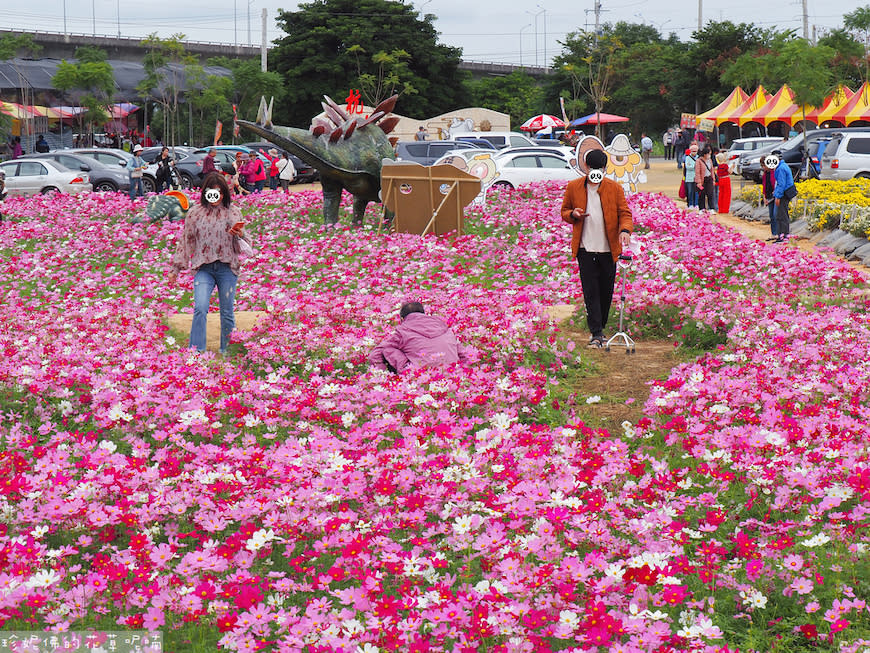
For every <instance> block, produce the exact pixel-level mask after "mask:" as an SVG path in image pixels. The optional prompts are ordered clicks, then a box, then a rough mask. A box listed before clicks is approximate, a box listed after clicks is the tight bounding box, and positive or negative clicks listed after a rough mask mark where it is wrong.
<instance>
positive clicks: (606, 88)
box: [554, 31, 623, 137]
mask: <svg viewBox="0 0 870 653" xmlns="http://www.w3.org/2000/svg"><path fill="white" fill-rule="evenodd" d="M564 46H565V48H566V49H567V53H563V55H560V56H558V57H556V58H555V59H554V66H558V70H560V71H561V72H562V73H563V74H565V75H566V76H567V78H568V80H569V82H570V85H571V86H570V89H571V90H570V95H569V98H570V100H569V101H568V102H566V107H565V108H566V112H567V111H568V110H569V109H571V111H572V114H571V115H570V117H571V118H575V117H577V116H576V115H573V111H574V110H575V109H576V108H577V107H578V105H579V106H582V105H580V104H579V103H578V100H579V99H580V97H581V96H585V97H586V98H587V99H588V100H589V103H590V105H591V108H592V111H593V112H594V113H596V114H599V113H601V112H602V111H603V109H604V106H605V104H607V102H608V101H609V100H610V91H611V88H612V86H613V81H614V78H615V72H616V65H615V64H616V53H617V52H618V51H619V49H620V48H622V47H623V45H622V42H621V41H620V40H619V39H618V38H617V37H615V36H613V35H611V34H608V33H604V34H602V35H601V36H598V35H596V34H594V33H592V32H585V31H580V32H572V33H571V34H569V35H568V38H567V40H566V41H565V43H564ZM600 130H601V125H600V124H596V128H595V131H596V133H597V134H598V135H599V137H600V133H599V132H600Z"/></svg>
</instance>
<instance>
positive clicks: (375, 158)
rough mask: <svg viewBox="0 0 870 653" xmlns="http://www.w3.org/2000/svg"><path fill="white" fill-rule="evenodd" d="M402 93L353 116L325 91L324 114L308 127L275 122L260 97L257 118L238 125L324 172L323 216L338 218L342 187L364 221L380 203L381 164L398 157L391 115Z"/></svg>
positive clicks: (330, 221) (328, 221)
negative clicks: (371, 204) (373, 204)
mask: <svg viewBox="0 0 870 653" xmlns="http://www.w3.org/2000/svg"><path fill="white" fill-rule="evenodd" d="M398 97H399V96H398V95H394V96H392V97H390V98H388V99H386V100H384V101H383V102H381V103H380V104H379V105H378V106H377V107H375V109H374V111H372V113H371V115H370V116H368V117H367V118H363V117H362V116H349V115H348V114H347V113H346V112H345V111H344V109H342V108H341V107H339V106H338V105H337V104H336V103H335V102H334V101H333V100H332V99H331V98H330V97H329V96H326V95H324V96H323V98H324V102H322V103H321V106H322V107H323V111H324V115H325V118H323V117H320V118H315V119H314V120H312V123H311V128H310V129H309V130H308V131H306V130H304V129H297V128H295V127H281V126H278V125H272V104H271V102H270V103H269V107H268V108H267V107H266V98H262V99H261V100H260V110H259V111H258V114H257V122H256V123H252V122H248V121H246V120H240V121H239V125H241V126H243V127H245V128H247V129H249V130H251V131H252V132H255V133H256V134H259V135H260V136H262V137H263V138H265V139H266V140H267V141H269V142H270V143H274V144H275V145H277V146H278V147H281V148H283V149H285V150H287V151H288V152H291V153H293V154H295V155H296V156H298V157H299V158H300V159H302V160H303V161H305V162H306V163H308V164H310V165H311V166H312V167H313V168H315V169H317V171H318V172H320V185H321V186H322V188H323V220H324V222H325V223H326V224H336V223H337V222H338V206H339V202H340V201H341V191H342V189H346V190H347V191H348V192H349V193H350V194H351V195H353V198H354V199H353V222H354V224H355V225H361V224H362V221H363V214H364V213H365V210H366V206H368V203H369V202H380V201H381V197H380V192H381V163H382V161H383V160H384V159H395V158H396V155H395V152H394V151H393V146H392V145H390V141H389V139H388V138H387V134H389V133H390V132H391V131H393V129H394V128H395V126H396V124H397V123H398V122H399V118H397V117H396V116H390V117H387V115H388V114H389V113H390V112H391V111H392V110H393V107H395V106H396V100H397V99H398Z"/></svg>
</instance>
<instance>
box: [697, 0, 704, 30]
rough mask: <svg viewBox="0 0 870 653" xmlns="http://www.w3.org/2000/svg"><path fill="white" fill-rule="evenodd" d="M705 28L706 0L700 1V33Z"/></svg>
mask: <svg viewBox="0 0 870 653" xmlns="http://www.w3.org/2000/svg"><path fill="white" fill-rule="evenodd" d="M703 28H704V0H698V31H699V32H700V31H701V30H702V29H703Z"/></svg>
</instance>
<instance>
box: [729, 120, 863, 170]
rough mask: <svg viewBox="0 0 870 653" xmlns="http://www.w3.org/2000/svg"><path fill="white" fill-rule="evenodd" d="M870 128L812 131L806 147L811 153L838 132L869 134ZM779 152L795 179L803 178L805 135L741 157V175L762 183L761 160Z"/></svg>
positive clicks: (807, 136)
mask: <svg viewBox="0 0 870 653" xmlns="http://www.w3.org/2000/svg"><path fill="white" fill-rule="evenodd" d="M868 131H870V127H850V128H847V129H843V128H841V129H835V128H824V129H812V130H808V131H807V133H806V145H807V148H808V151H809V152H812V150H813V146H814V145H815V144H816V143H817V142H818V141H819V139H822V138H830V137H831V136H832V135H833V134H835V133H837V132H842V133H844V134H845V133H855V132H865V133H866V132H868ZM773 152H777V153H778V155H779V157H780V158H781V159H782V160H783V161H785V162H786V163H787V164H788V167H789V168H791V172H792V174H793V175H794V178H795V179H799V178H801V173H802V172H803V162H804V154H805V151H804V135H803V134H797V135H795V136H793V137H792V138H790V139H789V140H787V141H780V142H779V143H773V144H771V145H766V146H764V147H761V148H758V149H757V150H752V151H751V152H747V153H745V154H741V155H740V161H741V162H740V164H739V165H740V174H741V175H742V176H743V178H744V179H750V180H752V181H754V182H756V183H759V184H760V183H761V159H762V158H763V157H765V156H767V155H768V154H771V153H773Z"/></svg>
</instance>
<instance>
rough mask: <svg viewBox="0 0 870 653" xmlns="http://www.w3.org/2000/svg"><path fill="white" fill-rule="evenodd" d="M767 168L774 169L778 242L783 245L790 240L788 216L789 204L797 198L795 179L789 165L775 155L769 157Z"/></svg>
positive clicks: (789, 220) (774, 197) (774, 198)
mask: <svg viewBox="0 0 870 653" xmlns="http://www.w3.org/2000/svg"><path fill="white" fill-rule="evenodd" d="M767 167H768V168H773V178H774V181H775V182H776V185H775V186H774V187H773V201H774V203H775V204H776V223H777V224H776V228H777V231H778V232H779V233H778V235H777V238H776V241H777V242H779V243H781V242H783V241H785V240H787V239H788V235H789V232H790V231H791V217H790V216H789V214H788V205H789V203H790V202H791V201H792V200H793V199H794V198H795V197H797V188H796V187H795V185H794V177H793V176H792V174H791V168H789V167H788V164H787V163H786V162H785V161H783V160H782V159H780V158H779V156H777V155H775V154H771V155H769V156H768V157H767Z"/></svg>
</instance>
